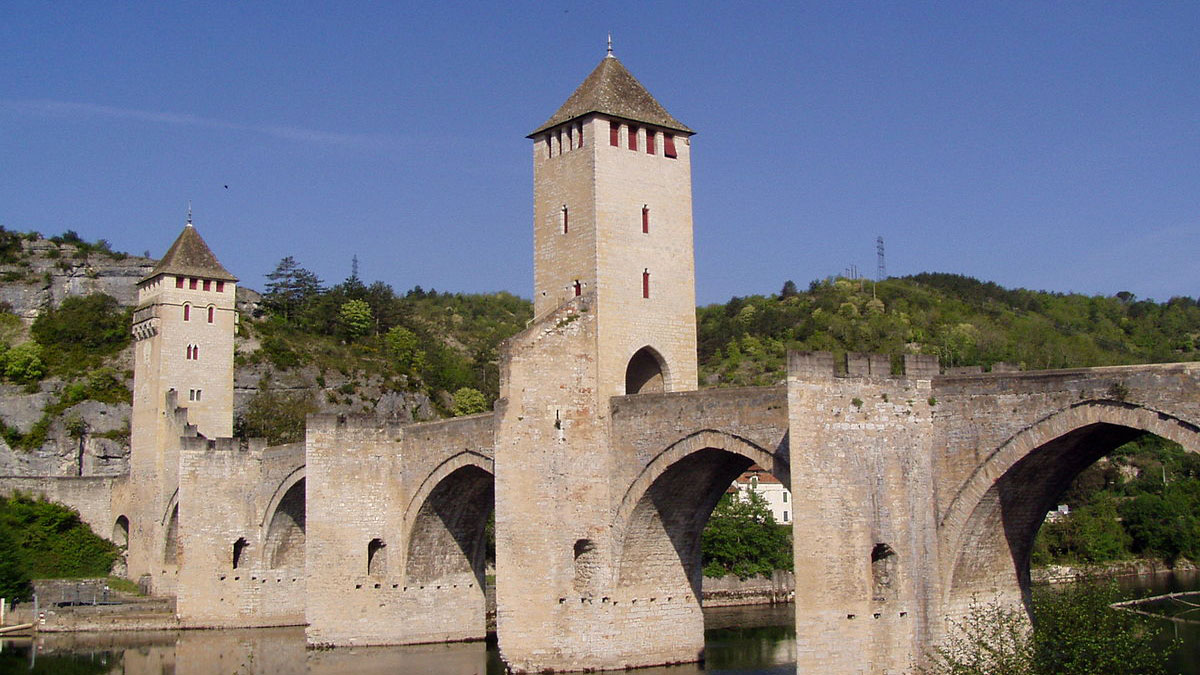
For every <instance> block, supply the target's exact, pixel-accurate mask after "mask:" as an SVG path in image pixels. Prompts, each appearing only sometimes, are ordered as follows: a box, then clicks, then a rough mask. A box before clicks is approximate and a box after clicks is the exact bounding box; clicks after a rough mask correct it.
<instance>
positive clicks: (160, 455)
mask: <svg viewBox="0 0 1200 675" xmlns="http://www.w3.org/2000/svg"><path fill="white" fill-rule="evenodd" d="M236 284H237V278H236V277H234V276H233V275H232V274H230V273H229V272H228V271H227V270H226V269H225V268H224V267H223V266H222V265H221V263H220V262H218V261H217V258H216V256H214V255H213V253H212V251H211V250H210V249H209V248H208V244H206V243H204V240H203V239H202V238H201V237H200V234H199V233H198V232H197V231H196V228H195V227H193V226H192V222H191V217H190V216H189V218H188V223H187V225H186V227H184V228H183V232H181V233H180V235H179V237H178V238H177V239H176V240H175V243H174V244H172V245H171V248H170V249H168V250H167V253H166V255H164V256H163V258H162V260H161V261H159V263H158V265H157V266H155V267H154V269H153V270H151V271H150V274H148V275H146V277H145V278H144V279H142V280H141V281H140V282H138V306H137V309H136V310H134V314H133V339H134V344H135V348H134V367H133V414H132V419H131V420H130V423H131V424H130V426H131V430H132V437H131V439H130V462H129V464H130V477H129V478H130V480H129V494H128V497H127V502H128V503H126V504H125V505H124V508H121V509H120V510H121V511H123V512H124V513H123V515H125V516H126V517H127V518H128V519H129V525H130V537H129V542H130V543H129V558H128V562H129V574H130V577H131V578H138V577H141V576H143V575H146V574H149V575H151V577H153V578H154V586H155V591H156V592H167V591H169V590H170V588H171V587H172V584H171V583H170V582H169V580H163V579H160V577H163V576H170V575H173V574H174V570H175V568H176V564H177V548H178V547H177V544H176V543H174V538H175V537H176V536H177V535H176V532H177V522H178V514H177V512H175V511H174V506H173V504H172V499H173V496H174V495H175V492H176V490H177V488H178V486H179V450H178V449H179V445H180V441H179V438H180V436H181V435H182V434H183V433H185V432H188V431H192V430H194V431H195V432H198V433H199V434H201V435H203V436H205V437H208V438H220V437H228V436H232V435H233V338H234V333H235V332H236V330H237V311H236V309H235V300H234V298H235V295H236V290H237V289H236ZM185 419H186V424H187V425H188V426H189V427H192V428H193V429H186V428H184V426H183V422H182V421H183V420H185Z"/></svg>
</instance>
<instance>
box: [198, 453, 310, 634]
mask: <svg viewBox="0 0 1200 675" xmlns="http://www.w3.org/2000/svg"><path fill="white" fill-rule="evenodd" d="M303 464H304V448H303V446H302V445H300V444H293V445H290V446H278V447H274V448H267V447H265V442H264V441H262V440H261V439H253V440H250V441H239V440H237V439H230V438H224V439H218V440H216V441H209V440H207V439H204V438H190V439H185V442H184V445H183V448H182V451H181V453H180V485H179V504H180V508H179V536H180V542H181V553H180V561H179V578H178V585H177V590H176V594H177V605H176V607H177V610H176V611H177V613H178V615H179V618H180V621H181V623H182V624H183V625H185V626H190V627H210V626H280V625H297V624H301V623H303V622H304V596H305V576H304V569H305V567H304V558H303V556H302V555H296V556H293V557H291V558H289V559H288V560H287V561H286V562H284V563H281V562H280V561H279V560H273V559H272V558H271V557H270V555H269V554H270V546H269V533H270V529H271V524H272V521H273V518H274V516H275V514H274V513H270V511H272V510H273V509H272V507H273V506H276V507H277V506H279V504H280V499H279V493H280V491H281V490H286V488H287V486H289V485H294V484H296V481H297V480H299V476H298V473H299V472H301V471H302V469H303ZM292 506H293V508H294V507H295V506H294V505H292ZM299 508H300V509H301V510H300V512H299V514H300V515H299V519H300V520H303V515H302V513H303V511H302V508H303V507H302V506H300V507H299ZM274 510H276V511H277V510H278V508H276V509H274ZM299 525H300V527H299V528H298V531H297V532H295V534H293V536H296V537H299V538H300V539H301V542H302V540H303V537H304V532H303V525H302V523H300V524H299ZM292 529H293V530H297V528H295V527H293V528H292Z"/></svg>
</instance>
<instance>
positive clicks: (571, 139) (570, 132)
mask: <svg viewBox="0 0 1200 675" xmlns="http://www.w3.org/2000/svg"><path fill="white" fill-rule="evenodd" d="M567 149H568V150H574V149H575V125H573V124H572V125H570V126H568V127H567Z"/></svg>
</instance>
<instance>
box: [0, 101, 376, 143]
mask: <svg viewBox="0 0 1200 675" xmlns="http://www.w3.org/2000/svg"><path fill="white" fill-rule="evenodd" d="M0 105H3V106H4V107H7V108H10V109H12V110H16V111H18V112H22V113H25V114H31V115H40V116H55V117H63V118H83V117H108V118H112V119H122V120H134V121H139V122H149V123H152V124H170V125H175V126H191V127H202V128H206V129H223V130H229V131H246V132H250V133H257V134H263V135H266V136H273V137H275V138H281V139H284V140H289V141H297V142H302V143H316V144H322V145H340V146H354V147H363V148H366V147H374V146H378V145H380V144H385V143H390V142H391V139H390V138H388V137H387V136H381V135H373V134H346V133H339V132H335V131H321V130H318V129H306V128H303V127H292V126H279V125H268V124H243V123H240V122H229V121H226V120H219V119H213V118H211V117H201V116H199V115H192V114H188V113H172V112H158V111H153V110H136V109H133V108H117V107H114V106H107V105H97V104H94V103H73V102H70V101H51V100H45V99H31V100H4V101H0Z"/></svg>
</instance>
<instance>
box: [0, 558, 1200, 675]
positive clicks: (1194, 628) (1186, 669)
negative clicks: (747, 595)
mask: <svg viewBox="0 0 1200 675" xmlns="http://www.w3.org/2000/svg"><path fill="white" fill-rule="evenodd" d="M1121 585H1122V587H1123V588H1125V589H1127V590H1128V591H1129V596H1130V597H1134V596H1138V595H1148V594H1159V593H1168V592H1173V591H1181V590H1200V573H1195V572H1190V573H1178V574H1164V575H1157V576H1151V577H1131V578H1127V579H1123V580H1121ZM792 623H793V620H792V607H791V605H781V606H776V607H727V608H714V609H709V610H706V611H705V624H706V626H707V630H706V631H705V637H706V645H707V647H706V652H707V658H708V661H707V663H705V664H704V665H696V664H693V665H685V666H672V667H668V668H647V669H644V670H638V671H635V672H637V673H638V674H639V675H694V674H696V673H726V674H729V675H732V674H735V673H736V674H739V675H751V674H753V675H767V674H769V675H782V674H783V673H788V674H789V675H793V674H794V673H795V658H796V657H795V631H794V630H793V627H792ZM1160 623H1161V625H1162V632H1161V634H1160V640H1161V644H1162V646H1163V649H1171V647H1172V641H1173V640H1176V639H1178V640H1179V641H1180V642H1181V645H1180V647H1179V648H1178V649H1176V650H1175V651H1174V654H1173V661H1172V663H1171V670H1170V672H1172V673H1198V672H1200V623H1180V622H1172V621H1166V620H1163V621H1161V622H1160ZM503 672H504V669H503V667H502V665H501V663H500V658H499V655H498V654H497V653H496V647H495V644H494V643H492V642H487V643H483V642H478V643H466V644H452V645H423V646H417V647H360V648H342V649H332V650H321V651H317V650H307V649H305V645H304V632H303V630H302V629H297V628H279V629H263V630H221V631H216V630H213V631H182V632H163V633H86V634H84V633H77V634H64V633H60V634H46V635H43V636H41V637H39V638H37V639H36V640H34V641H31V640H29V639H25V640H20V639H16V640H0V675H7V674H8V673H55V674H57V675H89V674H93V673H94V674H97V675H100V674H104V675H108V674H124V675H190V674H195V675H207V674H209V673H221V674H223V675H235V674H236V675H242V674H245V675H276V674H280V675H293V674H295V675H299V674H300V673H305V674H311V675H375V674H377V673H378V674H379V675H383V674H384V673H386V674H388V675H418V674H420V675H427V674H428V675H470V674H472V673H475V674H478V675H484V674H485V673H487V674H495V675H499V674H501V673H503Z"/></svg>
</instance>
